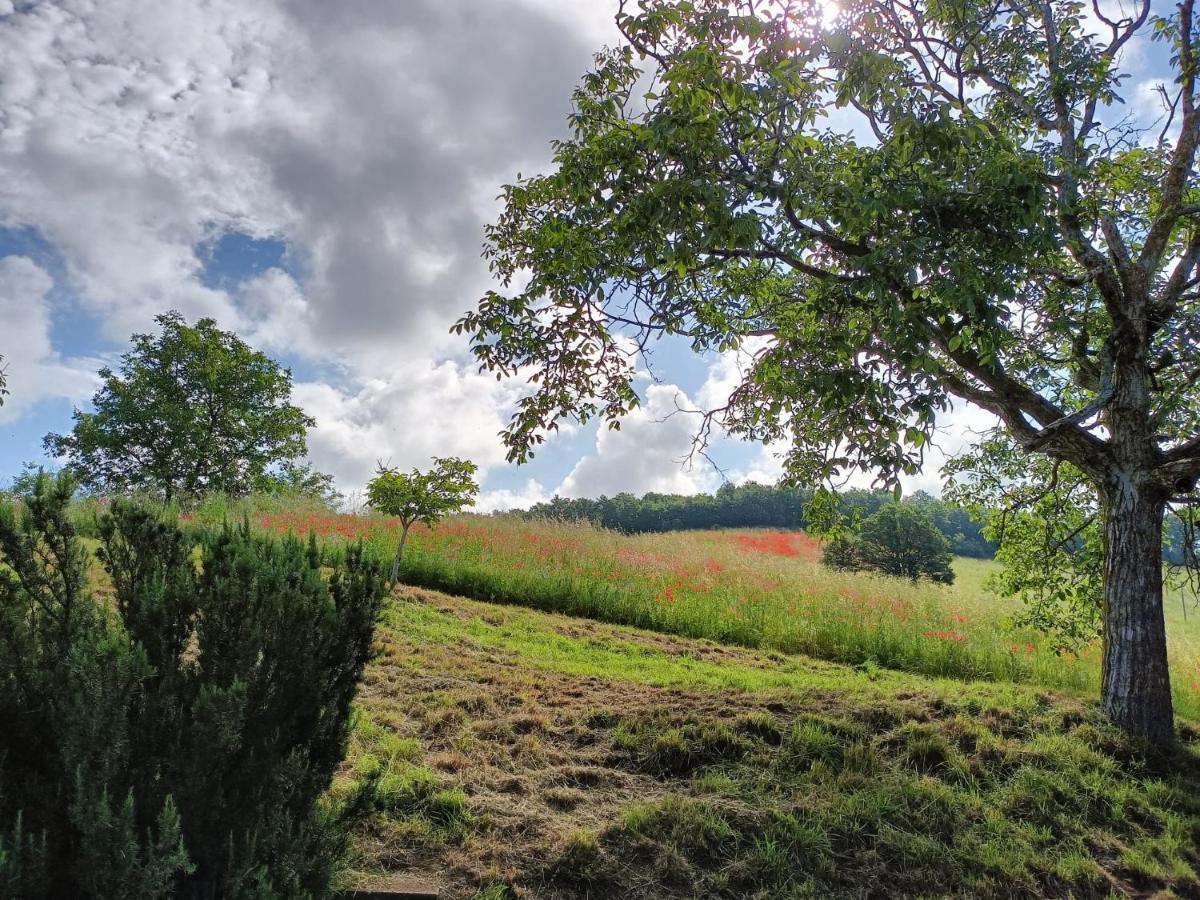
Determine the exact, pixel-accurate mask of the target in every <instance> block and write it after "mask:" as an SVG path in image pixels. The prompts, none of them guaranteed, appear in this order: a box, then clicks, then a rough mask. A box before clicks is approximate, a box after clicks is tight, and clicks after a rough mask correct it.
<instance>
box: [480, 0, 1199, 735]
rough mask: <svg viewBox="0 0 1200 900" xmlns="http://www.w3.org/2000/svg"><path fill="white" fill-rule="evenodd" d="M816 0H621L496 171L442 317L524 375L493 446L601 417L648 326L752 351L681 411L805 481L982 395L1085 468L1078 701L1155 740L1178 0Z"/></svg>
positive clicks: (503, 366) (892, 452)
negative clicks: (463, 275)
mask: <svg viewBox="0 0 1200 900" xmlns="http://www.w3.org/2000/svg"><path fill="white" fill-rule="evenodd" d="M839 5H840V6H841V9H840V11H839V12H838V14H837V15H836V17H835V18H834V20H833V21H832V22H828V21H826V22H825V23H824V24H823V22H822V19H823V17H824V18H825V19H828V18H829V17H828V13H829V11H830V9H831V7H830V6H828V5H826V4H823V3H816V2H811V0H810V2H800V0H797V2H783V0H691V2H682V0H681V2H666V0H643V2H641V3H640V4H639V5H638V9H636V10H633V11H630V9H629V8H627V4H624V3H623V4H622V6H621V9H620V11H619V13H618V17H617V22H618V26H619V28H620V30H621V32H622V34H623V35H624V38H625V43H624V45H623V46H620V47H618V48H615V49H611V50H606V51H604V52H601V53H600V54H598V55H597V57H596V63H595V66H594V68H593V70H592V71H591V72H590V73H588V74H587V75H586V76H585V77H584V79H583V81H582V84H581V86H580V87H579V88H578V89H577V91H576V92H575V94H574V110H573V112H572V113H571V116H570V126H571V129H572V130H571V134H570V136H569V137H568V138H567V139H565V140H562V141H559V142H557V143H556V144H555V147H554V152H555V163H556V167H555V170H554V171H553V172H552V173H551V174H549V175H546V176H542V177H534V178H524V179H520V178H519V180H518V181H517V183H515V184H513V185H510V186H508V187H506V188H505V190H504V196H503V199H504V201H505V206H504V210H503V212H502V214H501V216H500V218H499V220H498V222H497V223H496V224H495V225H494V226H492V227H491V228H490V229H489V232H488V243H487V248H486V255H487V256H488V257H489V258H490V261H491V265H492V268H493V271H494V273H495V274H496V276H497V277H498V278H499V279H500V280H501V281H502V284H503V290H501V291H495V292H489V293H488V294H487V296H486V297H485V298H484V299H483V300H482V301H481V303H480V304H479V306H478V308H477V309H476V310H475V311H473V312H471V313H469V314H467V315H466V316H465V317H464V318H463V319H462V320H461V321H460V322H459V323H458V325H457V326H456V327H457V328H458V330H460V331H462V332H466V333H467V334H469V335H470V336H471V337H472V339H473V344H474V350H475V353H476V356H477V358H478V359H479V360H480V362H481V363H482V364H483V366H484V367H486V368H489V369H492V370H495V371H497V372H518V371H522V370H527V369H526V367H528V370H531V371H533V372H534V373H535V374H534V378H535V382H536V390H535V391H534V392H533V393H532V394H531V395H530V396H529V397H527V398H526V399H525V400H524V401H523V402H522V403H521V405H520V407H519V409H518V411H517V413H516V415H515V416H514V419H513V422H512V423H511V426H510V428H509V430H508V431H507V432H506V439H507V441H508V442H509V445H510V448H511V455H512V458H514V459H517V460H522V459H525V458H526V457H527V456H528V455H529V453H530V452H531V450H532V449H533V447H534V445H535V444H536V443H537V442H538V441H540V440H542V439H543V438H544V436H545V433H546V431H547V430H551V429H553V428H554V427H555V426H556V424H557V423H558V422H559V420H560V419H561V418H562V417H564V416H576V417H579V418H582V419H587V418H589V417H592V416H600V417H602V418H605V419H608V420H610V421H615V420H617V419H619V417H620V416H622V415H623V414H624V413H626V412H627V411H628V410H629V409H630V408H631V407H632V406H634V405H635V404H636V403H637V395H636V392H635V390H634V386H633V378H634V373H635V366H634V357H635V356H636V353H637V351H638V350H639V349H640V348H642V347H644V346H645V345H646V344H647V342H649V341H651V340H653V339H654V338H656V337H660V336H665V335H680V336H683V337H684V338H686V339H687V340H689V341H690V342H691V344H692V346H693V347H694V348H695V349H696V350H697V351H709V350H728V349H730V348H733V347H737V346H741V347H743V348H745V349H750V350H752V351H753V353H754V360H753V365H752V366H751V367H749V369H748V371H747V374H746V376H745V378H744V380H743V381H742V382H741V383H740V384H739V385H738V386H737V387H736V389H735V390H734V391H733V392H732V395H731V396H730V397H729V400H728V403H727V404H726V405H724V406H723V407H722V408H721V409H712V410H708V411H707V412H708V415H707V416H706V417H705V419H704V420H703V424H702V425H701V426H700V436H701V437H703V436H704V435H705V434H707V433H708V431H709V429H711V428H714V427H717V426H722V427H724V428H726V429H728V430H729V431H731V432H732V433H735V434H740V435H744V436H746V437H750V438H757V439H765V440H771V441H779V440H787V441H788V442H789V443H790V447H791V450H790V452H789V454H788V456H787V462H788V465H789V467H790V469H791V472H792V474H793V475H794V476H796V477H798V478H801V479H805V480H810V481H815V480H819V479H821V478H825V477H828V476H831V475H834V474H836V473H839V472H844V471H845V470H847V469H849V468H851V467H858V468H862V469H865V470H869V471H873V472H875V473H877V474H878V475H879V476H880V477H881V478H882V480H883V481H884V482H885V483H887V482H891V483H895V481H896V480H897V479H898V477H899V476H900V475H901V474H902V473H905V472H912V471H914V470H916V469H917V468H918V467H919V466H920V464H921V462H922V460H923V456H924V450H925V448H926V447H927V446H928V442H929V440H930V439H931V437H932V436H933V429H934V426H935V422H936V421H937V417H938V414H939V413H940V412H942V411H944V410H946V409H947V408H948V407H949V405H950V404H951V402H952V401H954V400H959V401H964V402H966V403H969V404H974V405H975V406H978V407H981V408H983V409H985V410H988V411H990V412H992V413H994V414H995V415H996V416H997V417H998V418H999V420H1000V421H1001V422H1002V423H1003V425H1004V427H1005V428H1006V430H1007V433H1008V434H1009V435H1010V437H1011V439H1012V440H1013V441H1014V442H1015V443H1016V444H1017V445H1018V446H1019V447H1020V448H1021V450H1022V451H1023V452H1025V453H1027V454H1045V455H1047V456H1049V457H1052V458H1054V459H1057V460H1064V461H1066V462H1067V463H1068V464H1070V465H1072V466H1073V467H1074V468H1075V469H1077V470H1078V471H1080V472H1082V473H1083V474H1084V475H1085V476H1086V478H1087V479H1088V481H1089V483H1090V484H1091V485H1092V486H1093V489H1094V490H1095V491H1096V494H1097V496H1098V498H1099V503H1100V506H1101V508H1102V510H1103V521H1104V543H1105V554H1104V606H1105V609H1104V619H1105V625H1104V652H1103V667H1104V671H1103V688H1102V691H1103V696H1102V703H1103V706H1104V708H1105V710H1106V711H1107V712H1108V714H1109V715H1110V716H1111V717H1112V719H1113V720H1115V721H1116V722H1118V723H1119V724H1120V725H1122V726H1123V727H1125V728H1126V729H1128V730H1129V731H1131V732H1133V733H1136V734H1139V735H1143V736H1145V737H1147V738H1149V739H1151V740H1154V741H1167V740H1169V739H1170V738H1171V736H1172V733H1173V722H1172V708H1171V694H1170V686H1169V680H1168V673H1167V652H1166V635H1165V630H1164V624H1163V616H1162V572H1161V556H1160V554H1161V536H1162V522H1163V514H1164V507H1165V505H1166V504H1167V503H1168V502H1170V501H1172V500H1174V499H1177V498H1181V497H1183V498H1186V497H1188V496H1190V495H1191V493H1192V490H1193V488H1194V486H1195V483H1196V479H1197V477H1198V476H1200V402H1198V401H1200V394H1198V391H1197V388H1196V377H1197V373H1200V341H1198V338H1200V304H1198V302H1197V291H1196V286H1197V262H1198V261H1200V221H1198V212H1200V196H1198V195H1197V192H1196V185H1195V181H1196V173H1195V169H1194V162H1195V156H1196V147H1197V143H1198V141H1200V113H1198V112H1197V109H1196V101H1197V97H1196V94H1197V90H1196V64H1195V58H1196V57H1195V53H1196V51H1195V46H1196V39H1197V33H1196V32H1197V28H1196V25H1195V22H1194V16H1193V2H1192V0H1185V2H1183V3H1181V4H1180V5H1179V7H1178V8H1177V9H1175V10H1173V11H1171V10H1168V9H1166V8H1165V7H1164V8H1163V13H1164V14H1163V15H1162V16H1161V17H1159V16H1156V15H1153V14H1152V10H1151V6H1150V3H1149V2H1144V3H1141V4H1136V3H1135V4H1131V5H1132V6H1133V7H1136V8H1134V9H1132V11H1131V12H1130V11H1126V12H1118V11H1115V10H1114V8H1113V7H1112V6H1110V4H1108V3H1107V2H1101V0H1097V2H1096V3H1095V5H1094V6H1092V7H1085V5H1083V4H1080V3H1076V2H1068V0H1047V2H1032V0H986V2H981V0H939V2H937V3H921V2H905V0H848V2H844V3H841V4H839ZM1135 41H1138V42H1142V44H1143V46H1142V47H1141V48H1140V49H1141V52H1142V54H1143V56H1144V57H1145V58H1155V59H1157V60H1159V61H1160V62H1161V67H1162V69H1163V71H1164V72H1166V73H1167V78H1168V80H1167V81H1166V83H1165V84H1164V87H1163V92H1162V93H1163V100H1164V110H1165V111H1164V113H1163V115H1162V116H1160V117H1159V119H1158V121H1156V122H1154V123H1153V125H1152V130H1151V126H1149V125H1147V126H1145V127H1142V125H1140V124H1139V123H1144V122H1145V120H1144V118H1142V116H1143V115H1144V114H1146V112H1147V110H1146V109H1145V104H1144V103H1141V104H1139V106H1138V107H1137V108H1136V109H1134V110H1133V111H1132V113H1133V114H1131V111H1130V110H1129V108H1128V107H1127V106H1124V105H1122V103H1121V100H1120V97H1119V92H1120V91H1121V90H1122V81H1123V80H1124V78H1125V77H1126V76H1125V74H1124V73H1123V72H1122V67H1121V61H1122V54H1123V52H1124V51H1126V50H1127V49H1128V48H1129V46H1130V44H1131V42H1135ZM1152 41H1153V43H1152ZM1150 118H1154V115H1153V110H1151V111H1150ZM751 338H756V339H757V340H756V341H751V340H750V339H751Z"/></svg>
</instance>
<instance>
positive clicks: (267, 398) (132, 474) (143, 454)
mask: <svg viewBox="0 0 1200 900" xmlns="http://www.w3.org/2000/svg"><path fill="white" fill-rule="evenodd" d="M155 321H156V322H157V323H158V325H159V327H160V328H161V331H160V333H159V334H157V335H152V334H135V335H134V336H133V338H132V342H133V349H131V350H130V351H129V352H127V353H126V354H125V355H124V356H122V357H121V365H120V368H119V371H117V372H114V371H113V370H112V369H110V368H107V367H106V368H103V369H101V370H100V377H101V379H102V380H103V386H102V387H101V388H100V390H99V391H97V392H96V394H95V396H93V397H92V406H93V407H94V409H95V411H94V412H83V411H81V410H76V411H75V415H74V418H75V427H74V429H73V430H72V432H71V433H70V434H67V435H60V434H49V435H47V436H46V439H45V442H44V443H45V447H46V450H47V452H48V453H50V454H52V455H54V456H57V457H63V458H65V459H66V461H67V466H68V468H69V469H70V470H71V471H72V472H73V473H74V474H75V476H76V477H77V478H79V479H80V481H81V482H82V483H83V484H84V485H87V486H90V487H101V488H105V489H119V490H123V489H145V490H150V491H154V492H156V493H159V494H161V495H163V496H165V497H167V498H172V497H179V496H196V495H199V494H202V493H205V492H207V491H220V492H224V493H226V494H230V495H234V496H237V495H241V494H245V493H246V492H248V491H250V490H251V489H252V488H253V487H254V486H255V484H256V483H259V482H260V481H261V480H262V479H263V477H264V476H265V475H266V473H267V471H268V469H269V468H270V467H272V466H273V465H277V464H280V463H287V462H291V461H294V460H296V459H297V458H298V457H300V456H302V455H303V454H304V453H305V450H306V440H305V434H306V430H307V429H308V428H310V427H311V426H312V425H314V424H315V421H314V420H313V419H312V418H310V417H309V416H306V415H305V414H304V412H303V411H302V410H301V409H299V408H298V407H296V406H294V405H292V403H291V402H290V401H291V393H292V376H291V372H289V371H288V370H287V369H284V368H282V367H280V366H279V364H278V363H276V362H275V361H274V360H272V359H270V358H269V357H267V356H266V355H265V354H263V353H261V352H259V351H257V350H254V349H252V348H251V347H249V346H247V345H246V343H245V342H243V341H242V340H241V339H240V338H239V337H238V336H237V335H235V334H233V333H232V332H227V331H222V330H220V329H219V328H217V325H216V322H214V321H213V320H212V319H200V320H199V321H198V322H196V324H195V325H188V324H187V322H185V321H184V319H183V316H181V315H180V314H179V313H176V312H170V313H166V314H164V315H161V316H158V317H157V318H156V319H155Z"/></svg>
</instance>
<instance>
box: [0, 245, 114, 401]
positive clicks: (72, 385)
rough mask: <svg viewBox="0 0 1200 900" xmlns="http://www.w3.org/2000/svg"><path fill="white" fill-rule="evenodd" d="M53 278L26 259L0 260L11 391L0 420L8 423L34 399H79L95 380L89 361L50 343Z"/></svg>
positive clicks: (3, 346)
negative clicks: (62, 352) (67, 356)
mask: <svg viewBox="0 0 1200 900" xmlns="http://www.w3.org/2000/svg"><path fill="white" fill-rule="evenodd" d="M53 285H54V282H53V280H52V279H51V277H50V276H49V275H48V274H47V273H46V272H45V271H43V270H42V269H41V268H39V267H38V266H37V265H36V264H35V263H34V262H33V261H32V260H31V259H28V258H27V257H24V256H6V257H4V258H3V259H0V322H3V323H4V331H3V335H2V337H0V354H3V356H4V362H3V364H2V365H3V366H4V367H5V371H6V374H7V378H8V388H9V390H10V392H11V395H10V396H9V397H7V398H6V401H5V404H4V406H2V407H0V422H11V421H14V420H15V419H17V418H18V417H20V416H21V414H22V413H24V411H25V410H27V409H29V408H30V407H31V406H33V405H34V404H35V403H37V402H38V401H40V400H45V399H48V398H54V397H65V398H66V399H68V400H71V401H74V402H80V401H82V400H83V398H85V397H87V396H88V395H90V394H91V393H92V391H93V390H94V388H95V385H96V377H95V369H96V366H97V363H96V362H95V361H94V360H74V359H62V358H60V357H59V355H58V354H57V353H56V352H55V350H54V348H53V347H52V346H51V342H50V308H49V298H48V295H49V293H50V290H51V288H52V287H53Z"/></svg>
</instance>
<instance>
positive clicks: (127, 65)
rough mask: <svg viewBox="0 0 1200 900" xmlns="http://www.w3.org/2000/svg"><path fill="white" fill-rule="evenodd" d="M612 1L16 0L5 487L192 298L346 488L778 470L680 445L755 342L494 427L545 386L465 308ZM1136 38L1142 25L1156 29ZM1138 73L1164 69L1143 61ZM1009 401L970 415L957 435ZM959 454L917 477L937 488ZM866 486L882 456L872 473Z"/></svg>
mask: <svg viewBox="0 0 1200 900" xmlns="http://www.w3.org/2000/svg"><path fill="white" fill-rule="evenodd" d="M614 11H615V0H612V2H609V0H487V2H484V0H354V2H347V3H327V2H318V0H294V2H278V0H255V2H250V3H247V2H245V0H158V2H156V3H153V4H146V3H141V2H133V0H59V2H48V0H47V2H37V0H35V2H29V0H17V2H14V0H0V355H3V356H4V358H5V360H6V365H7V370H8V380H9V388H10V390H11V396H10V397H9V398H8V400H7V402H6V403H5V405H4V406H3V407H0V484H3V483H4V482H5V481H7V479H8V478H10V477H11V476H12V475H15V474H16V473H17V472H18V471H19V470H20V468H21V465H22V463H23V462H25V461H34V462H38V463H45V464H48V465H53V461H52V460H47V459H46V458H45V457H44V455H43V453H42V448H41V442H42V438H43V436H44V435H45V434H46V433H47V432H51V431H57V432H65V431H68V430H69V429H70V427H71V413H72V410H73V409H75V408H81V409H85V410H86V409H88V401H89V398H90V397H91V395H92V394H93V393H94V391H95V390H96V387H97V378H96V371H97V369H98V368H99V367H100V366H102V365H105V364H109V365H111V364H114V363H115V362H116V361H117V360H118V359H119V356H120V354H121V353H122V352H123V351H124V350H126V349H127V347H128V341H129V337H130V335H131V334H133V333H137V332H146V331H152V330H153V327H154V321H153V320H154V316H155V315H157V314H159V313H162V312H164V311H166V310H171V309H174V310H178V311H180V312H181V313H183V315H184V316H185V317H187V318H188V319H189V321H190V320H194V319H196V318H199V317H201V316H210V317H212V318H214V319H216V320H217V322H218V324H219V325H220V326H221V327H222V328H225V329H229V330H233V331H236V332H237V333H238V334H239V335H240V336H241V337H242V338H243V339H244V340H246V341H247V342H249V343H250V344H251V345H252V346H254V347H256V348H258V349H261V350H263V351H265V352H266V353H268V354H269V355H271V356H272V357H273V358H275V359H277V360H279V361H280V362H281V363H283V364H284V365H286V366H288V367H289V368H290V369H291V371H292V373H293V378H294V391H293V400H294V402H296V403H297V404H298V405H299V406H301V407H302V408H303V409H304V410H305V411H306V412H308V413H309V414H310V415H312V416H313V417H314V418H315V419H316V423H317V424H316V427H315V428H313V429H312V430H311V431H310V433H309V435H308V447H309V457H310V459H311V462H312V463H313V465H314V466H315V467H316V468H318V469H319V470H321V471H325V472H329V473H331V474H333V475H334V476H335V479H336V481H337V484H338V486H339V488H340V489H341V490H342V491H343V492H346V493H347V494H349V495H350V496H351V498H352V499H353V498H354V497H355V496H358V494H357V492H360V491H361V488H362V487H363V485H364V484H365V482H366V481H367V479H368V478H369V477H370V476H371V474H372V473H373V471H374V469H375V467H376V465H377V463H379V462H384V463H387V464H391V465H395V466H400V467H402V468H410V467H413V466H417V467H420V466H424V465H426V464H427V463H428V461H429V459H430V457H432V456H434V455H438V456H447V455H455V456H463V457H467V458H470V459H471V460H473V461H474V462H475V463H476V464H477V465H478V466H479V467H480V473H481V476H482V488H483V492H482V494H481V497H480V504H479V508H480V509H482V510H485V511H486V510H491V509H498V508H506V507H512V506H526V505H528V504H529V503H532V502H536V501H539V500H543V499H548V498H549V497H551V496H553V495H554V494H561V495H563V496H598V495H600V494H608V495H612V494H615V493H618V492H620V491H631V492H633V493H637V494H640V493H643V492H645V491H652V490H653V491H664V492H679V493H694V492H698V491H710V490H713V489H715V488H716V487H717V486H719V484H720V483H721V481H722V479H724V478H728V479H730V480H733V481H745V480H749V479H753V480H758V481H761V482H772V481H774V480H775V479H776V478H777V477H778V476H779V474H780V469H779V463H778V459H777V455H776V451H777V450H778V448H771V447H763V446H761V445H757V444H751V443H740V442H735V441H732V440H721V441H718V442H717V444H716V445H715V446H714V448H713V453H712V456H713V458H714V460H715V461H716V463H717V464H718V465H719V466H720V469H719V470H718V469H717V468H716V467H714V466H712V465H709V464H706V463H702V462H701V463H697V464H696V465H693V466H691V467H688V466H686V465H685V464H684V463H683V462H682V460H683V458H684V457H685V456H686V455H687V453H688V449H689V447H690V444H691V437H692V435H693V433H694V431H695V428H696V426H697V421H696V418H695V417H694V416H691V415H688V414H685V413H680V412H677V410H678V409H680V408H683V409H690V408H696V407H697V406H703V405H705V404H706V403H708V402H709V401H720V400H722V399H723V398H724V394H723V393H722V392H725V393H727V392H728V389H729V388H730V387H732V385H733V383H734V379H735V378H736V375H737V371H738V365H739V360H738V359H737V358H736V357H735V356H733V355H726V356H721V357H718V356H712V357H707V358H700V357H696V356H694V355H692V353H691V351H690V349H688V348H687V347H686V346H685V345H682V344H665V345H663V346H662V347H661V348H660V349H659V350H658V351H657V352H656V353H655V356H654V358H653V360H652V366H651V369H650V371H648V372H647V373H646V375H645V377H644V378H642V379H641V381H640V382H639V388H640V390H641V392H642V395H643V399H644V406H643V408H642V409H641V410H639V411H636V412H635V413H634V414H632V415H631V416H630V417H629V419H628V420H627V421H626V422H625V423H624V424H623V427H622V429H621V430H620V431H619V432H613V431H608V430H603V429H601V430H598V429H597V428H596V427H595V425H591V426H588V427H567V428H564V429H563V431H562V432H561V433H560V434H559V435H557V436H554V437H553V438H551V439H550V441H549V442H548V443H547V444H546V445H544V446H543V448H542V449H541V450H540V452H539V453H538V455H537V457H536V458H535V459H534V461H533V462H531V463H529V464H527V465H524V466H520V467H518V466H514V465H510V464H507V463H506V462H505V451H504V447H503V445H502V443H501V440H500V438H499V432H500V431H501V429H502V428H503V427H504V425H505V422H506V421H507V418H508V415H509V413H510V412H511V410H512V407H513V403H514V401H515V399H516V398H517V397H519V396H520V394H521V392H522V390H523V388H524V385H523V384H522V383H521V382H520V381H517V380H501V381H497V380H496V379H495V377H494V376H492V375H488V374H480V373H479V372H478V371H477V368H476V366H475V364H474V362H473V360H472V358H471V356H470V354H469V352H468V350H467V347H466V344H465V340H464V339H463V338H461V337H458V336H454V335H451V334H450V332H449V327H450V325H451V324H452V323H453V322H454V321H455V319H457V318H458V316H460V315H461V314H462V313H463V312H464V311H466V310H467V309H469V308H471V307H473V306H474V305H475V303H476V302H477V301H478V299H479V297H481V296H482V295H483V294H484V292H485V291H486V290H488V289H489V287H492V284H491V283H490V280H489V274H488V271H487V266H486V263H485V261H484V260H482V259H481V258H480V251H481V247H482V242H483V230H484V227H485V225H486V224H487V223H488V222H489V221H491V220H492V219H493V218H494V217H495V216H496V214H497V212H498V211H499V202H498V200H497V199H496V198H497V195H498V194H499V192H500V188H501V186H502V185H503V184H505V183H506V182H510V181H513V180H514V179H515V178H516V176H517V173H518V172H520V173H525V174H532V173H535V172H544V171H547V169H548V167H549V164H550V142H551V141H552V140H553V139H555V138H562V137H565V136H566V115H567V112H568V111H569V108H570V102H569V101H570V94H571V91H572V89H573V88H574V86H575V85H576V83H577V82H578V80H579V78H580V76H581V75H582V74H583V73H584V72H585V71H586V70H587V69H588V66H589V63H590V61H591V57H592V54H593V53H594V52H595V51H596V50H597V49H599V48H600V47H601V46H603V45H605V44H613V43H616V42H617V40H618V36H617V34H616V30H615V27H614V25H613V23H612V17H613V13H614ZM1133 52H1134V54H1135V56H1136V54H1137V53H1139V52H1143V51H1139V50H1138V48H1136V47H1135V48H1133ZM1133 63H1134V71H1135V74H1136V75H1137V80H1136V81H1135V84H1134V85H1133V86H1132V88H1131V90H1132V92H1133V94H1134V96H1135V98H1137V97H1141V98H1144V99H1145V100H1147V101H1149V100H1151V99H1152V83H1153V77H1152V76H1153V75H1154V71H1155V68H1156V66H1155V65H1154V61H1153V60H1146V59H1136V58H1135V59H1134V60H1133ZM988 421H989V420H988V417H986V416H985V415H982V414H980V413H978V412H975V411H972V410H966V409H959V410H956V411H954V412H953V413H952V414H950V415H949V416H947V417H946V420H945V421H944V422H943V423H942V424H943V430H942V432H941V435H940V438H939V442H938V444H939V446H940V447H941V448H942V450H943V451H945V452H953V451H955V450H956V449H957V448H959V447H960V446H961V445H962V444H963V442H964V441H965V440H969V438H970V435H971V433H972V431H973V430H974V429H979V428H982V427H985V426H986V425H987V424H988ZM941 458H942V453H941V452H937V451H935V452H934V453H932V454H931V456H930V459H929V461H928V463H927V465H926V468H925V470H924V471H923V472H922V473H921V474H919V475H917V476H913V477H911V478H909V479H907V482H906V488H907V489H909V490H914V489H918V488H923V489H926V490H935V491H936V489H937V487H938V485H939V484H940V478H939V475H938V468H939V466H940V463H941ZM867 480H868V481H869V479H867Z"/></svg>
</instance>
